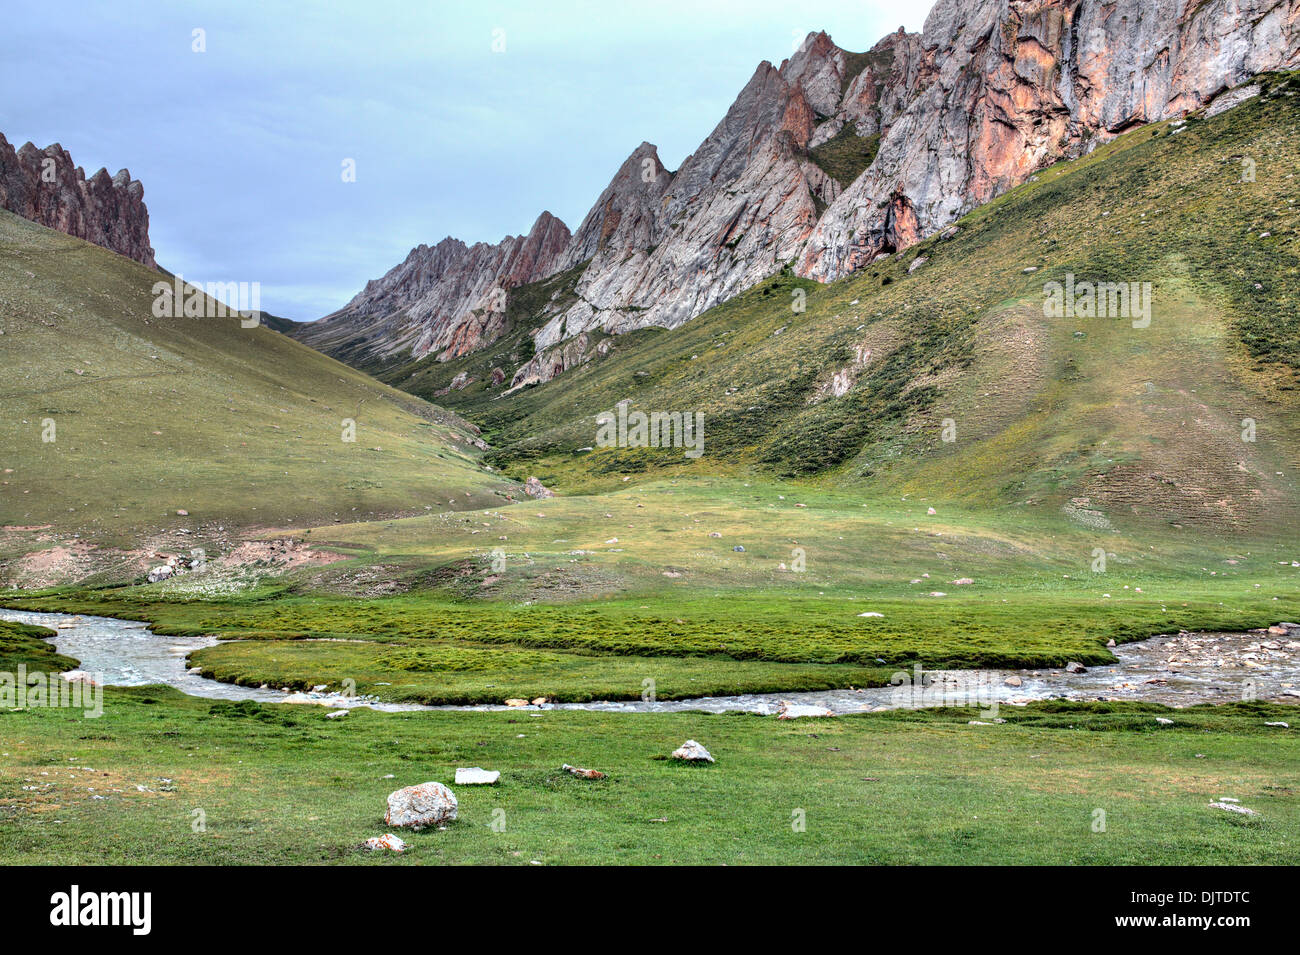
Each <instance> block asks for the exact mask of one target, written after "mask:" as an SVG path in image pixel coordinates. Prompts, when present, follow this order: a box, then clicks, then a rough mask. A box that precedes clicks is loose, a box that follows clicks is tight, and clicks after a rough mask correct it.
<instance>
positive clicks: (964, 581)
mask: <svg viewBox="0 0 1300 955" xmlns="http://www.w3.org/2000/svg"><path fill="white" fill-rule="evenodd" d="M953 583H954V584H955V585H956V586H958V587H965V586H966V585H967V584H973V583H975V581H973V580H972V579H971V578H969V577H958V578H957V579H956V580H954V581H953Z"/></svg>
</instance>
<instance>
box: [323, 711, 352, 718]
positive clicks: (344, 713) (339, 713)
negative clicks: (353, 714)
mask: <svg viewBox="0 0 1300 955" xmlns="http://www.w3.org/2000/svg"><path fill="white" fill-rule="evenodd" d="M347 715H348V711H347V710H335V711H334V712H332V713H326V714H325V719H327V720H336V719H338V718H339V717H340V716H347Z"/></svg>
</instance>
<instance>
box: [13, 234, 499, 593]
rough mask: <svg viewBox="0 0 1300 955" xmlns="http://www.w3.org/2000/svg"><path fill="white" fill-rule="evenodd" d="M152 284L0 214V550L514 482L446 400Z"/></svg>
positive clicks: (97, 251) (128, 265)
mask: <svg viewBox="0 0 1300 955" xmlns="http://www.w3.org/2000/svg"><path fill="white" fill-rule="evenodd" d="M158 285H162V286H164V287H170V285H171V281H168V280H166V279H164V277H163V276H161V275H160V274H159V273H158V272H154V271H152V270H150V269H147V268H146V267H144V266H143V265H141V264H139V263H136V262H132V261H131V260H129V259H127V258H124V257H123V256H120V255H116V254H114V253H112V252H109V251H108V250H106V249H102V248H99V247H98V246H95V245H92V244H90V243H87V242H84V241H82V240H80V239H75V238H71V237H69V236H66V235H63V234H61V233H59V232H55V231H53V230H50V229H47V228H45V227H43V226H39V225H37V224H35V223H33V222H29V221H27V220H25V219H22V218H19V217H18V216H15V215H13V214H12V213H9V212H4V211H0V367H3V368H4V369H5V374H4V380H3V382H2V383H0V421H2V422H3V424H0V433H2V435H3V440H0V448H2V449H3V450H2V451H0V471H2V472H3V473H2V474H0V565H2V564H3V563H4V558H5V557H6V556H7V555H8V554H11V553H28V552H35V551H41V552H49V551H50V550H51V548H55V549H56V550H57V548H58V547H64V548H65V549H68V550H74V551H75V550H76V549H77V548H82V547H85V546H87V544H88V543H91V542H96V543H99V544H101V545H102V544H106V543H121V542H128V541H129V542H131V546H132V547H135V548H138V547H141V546H148V545H147V544H141V542H142V541H143V542H149V541H153V540H156V539H160V538H165V539H166V540H167V541H168V542H170V543H171V544H172V545H173V546H174V545H175V544H176V543H177V542H178V541H179V542H188V545H194V546H198V545H199V544H200V542H201V541H205V540H206V541H215V540H220V539H226V538H230V537H237V536H239V535H240V534H242V533H245V532H247V531H249V530H251V529H258V528H274V527H285V526H291V525H292V524H293V523H294V522H295V521H296V522H299V523H313V524H329V523H331V522H332V521H334V520H344V519H347V520H356V519H357V517H358V516H359V515H363V514H368V515H372V516H374V517H382V516H390V515H398V514H415V513H420V514H424V513H428V512H429V511H430V510H432V511H433V512H435V513H437V512H439V511H444V510H455V509H458V508H465V507H485V506H489V505H490V504H492V503H498V502H502V501H503V500H504V495H506V494H516V495H517V493H518V485H517V484H515V483H514V482H512V481H510V480H508V479H506V478H504V477H502V476H500V475H498V474H496V473H494V472H492V471H490V470H488V469H486V468H484V466H483V464H482V449H483V447H484V445H483V442H482V440H481V439H480V438H479V437H478V434H477V429H476V428H474V427H473V426H472V425H468V424H466V423H465V422H464V421H462V420H461V419H460V418H458V417H457V416H456V415H454V414H450V413H448V412H446V411H444V410H442V409H441V408H438V407H435V406H433V405H430V404H427V403H426V402H424V401H422V400H420V399H419V398H415V397H412V396H411V395H409V394H405V393H403V392H400V391H397V390H395V389H393V388H390V387H388V386H386V385H382V384H380V383H379V382H376V381H375V380H374V379H372V378H369V377H367V376H366V375H364V374H362V373H360V372H358V371H356V370H354V369H352V368H349V367H347V366H346V365H342V364H340V363H339V362H337V361H335V360H333V359H331V358H328V357H326V356H324V355H322V354H320V353H319V352H316V351H313V350H312V349H310V348H307V347H306V346H304V345H302V344H300V343H298V342H296V341H293V340H291V339H289V338H287V337H285V336H284V335H281V334H278V333H276V332H274V331H272V330H270V329H268V328H265V327H261V326H257V327H245V322H244V321H242V320H241V319H240V318H239V317H237V316H233V315H229V316H224V317H223V316H220V315H215V314H214V315H211V317H203V318H188V317H185V318H180V317H166V316H165V314H164V315H163V316H160V315H159V308H158V305H159V298H158V296H156V295H155V292H156V291H157V288H156V287H157V286H158ZM195 294H197V293H195ZM202 301H203V302H204V303H205V304H206V305H208V306H211V307H212V309H211V311H213V312H215V311H216V305H217V303H216V301H215V300H213V299H202ZM349 422H350V423H351V425H350V426H349ZM182 512H185V513H182ZM51 525H52V526H51ZM182 529H184V530H185V535H184V536H181V537H177V536H176V535H177V534H180V533H181V530H182ZM74 534H75V535H76V537H75V543H74V538H73V535H74ZM51 535H54V536H53V537H52V536H51ZM206 546H209V547H210V548H212V550H211V551H210V552H213V553H215V552H216V551H217V550H219V549H221V546H220V545H218V544H212V543H209V544H207V545H206ZM5 576H6V575H5V573H4V568H3V567H2V566H0V579H3V578H4V577H5ZM37 576H38V577H39V575H37ZM11 577H13V578H21V577H23V575H22V574H20V573H17V572H14V573H13V574H12V575H11Z"/></svg>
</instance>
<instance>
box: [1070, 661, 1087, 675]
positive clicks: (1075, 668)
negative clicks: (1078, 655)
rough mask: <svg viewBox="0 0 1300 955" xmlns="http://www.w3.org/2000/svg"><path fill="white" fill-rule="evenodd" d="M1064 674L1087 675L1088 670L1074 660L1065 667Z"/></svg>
mask: <svg viewBox="0 0 1300 955" xmlns="http://www.w3.org/2000/svg"><path fill="white" fill-rule="evenodd" d="M1065 672H1066V673H1087V672H1088V668H1087V667H1086V666H1084V665H1083V664H1082V663H1079V662H1077V661H1075V660H1071V661H1070V662H1069V663H1067V664H1066V665H1065Z"/></svg>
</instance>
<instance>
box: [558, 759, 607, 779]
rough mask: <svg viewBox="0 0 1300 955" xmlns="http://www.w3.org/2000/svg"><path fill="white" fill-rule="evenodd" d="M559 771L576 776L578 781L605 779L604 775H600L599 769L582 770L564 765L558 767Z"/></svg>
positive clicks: (579, 767) (578, 767)
mask: <svg viewBox="0 0 1300 955" xmlns="http://www.w3.org/2000/svg"><path fill="white" fill-rule="evenodd" d="M560 769H562V770H563V771H564V772H566V773H568V774H569V775H570V776H577V777H578V778H579V779H604V778H605V774H604V773H602V772H601V771H600V770H599V769H583V768H582V767H581V766H570V765H569V764H568V763H565V764H564V765H563V766H561V767H560Z"/></svg>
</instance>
